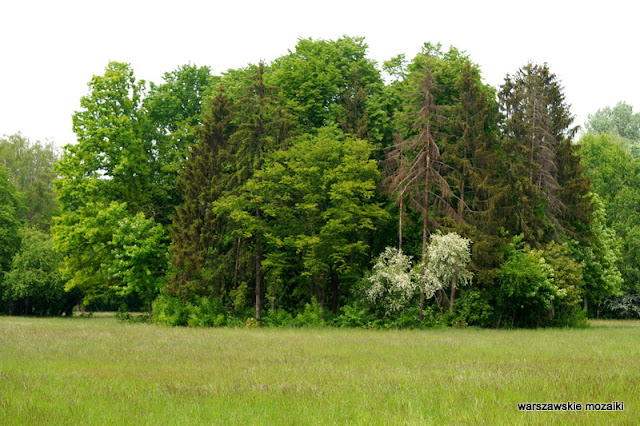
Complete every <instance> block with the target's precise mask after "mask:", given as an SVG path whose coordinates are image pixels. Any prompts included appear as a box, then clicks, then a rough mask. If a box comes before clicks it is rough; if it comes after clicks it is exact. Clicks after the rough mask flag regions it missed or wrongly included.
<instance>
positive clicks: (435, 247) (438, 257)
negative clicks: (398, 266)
mask: <svg viewBox="0 0 640 426" xmlns="http://www.w3.org/2000/svg"><path fill="white" fill-rule="evenodd" d="M470 246H471V240H469V239H467V238H464V237H461V236H460V235H458V234H456V233H455V232H451V233H449V234H446V235H443V234H434V235H432V236H431V244H430V245H429V247H428V248H427V253H426V255H425V258H424V259H423V262H422V264H421V271H423V272H422V274H421V277H420V278H421V279H420V281H421V287H422V288H423V291H424V292H425V295H426V296H427V298H429V297H432V296H433V294H434V293H435V292H436V291H437V290H441V289H444V288H447V287H451V286H452V285H453V286H456V287H457V286H459V285H467V284H469V283H471V280H472V279H473V273H472V272H470V271H468V270H467V265H468V264H469V262H470V261H471V250H470Z"/></svg>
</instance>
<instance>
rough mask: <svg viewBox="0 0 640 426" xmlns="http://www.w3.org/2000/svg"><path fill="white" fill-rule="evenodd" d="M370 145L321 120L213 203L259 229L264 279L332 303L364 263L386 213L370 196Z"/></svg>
mask: <svg viewBox="0 0 640 426" xmlns="http://www.w3.org/2000/svg"><path fill="white" fill-rule="evenodd" d="M371 152H372V146H371V144H370V143H368V142H366V141H364V140H361V139H355V138H352V137H346V136H345V135H344V134H343V133H342V132H341V131H339V130H337V129H335V128H323V129H320V131H319V133H318V135H317V136H311V135H304V136H301V137H300V138H298V139H296V140H294V141H293V142H292V145H291V146H290V147H289V148H288V149H287V150H285V151H279V152H275V153H274V154H273V155H272V156H271V157H270V158H268V159H267V160H266V162H265V165H264V166H263V168H262V169H261V170H259V171H257V172H256V174H255V175H254V177H253V178H252V179H250V180H249V181H248V182H247V183H246V185H245V187H244V190H243V192H242V194H241V195H239V196H229V197H224V198H223V199H221V200H219V201H218V202H216V203H215V206H216V208H217V209H218V211H219V212H220V213H222V212H225V211H226V212H228V213H227V214H228V217H230V218H231V219H232V220H233V221H234V222H235V223H236V224H237V226H238V229H242V230H243V232H244V233H245V235H247V236H250V235H253V234H254V233H257V232H259V233H261V234H262V235H264V238H265V242H266V245H265V250H264V253H265V263H264V266H265V269H267V271H266V273H267V274H270V278H271V279H270V280H269V281H270V284H268V285H273V284H275V283H282V285H292V284H293V283H295V282H297V284H298V285H297V286H296V289H295V292H296V293H297V294H298V295H299V296H302V297H305V298H306V301H308V300H310V297H311V296H315V297H316V298H317V301H318V303H320V305H322V306H327V303H328V302H329V301H330V302H331V307H332V308H333V309H334V310H336V311H337V309H338V308H339V301H340V298H341V295H342V294H344V293H345V292H346V291H347V287H348V286H349V283H352V282H353V281H354V280H355V278H356V277H357V275H358V274H359V273H360V271H361V270H362V268H363V265H364V264H366V261H367V253H368V250H369V236H370V233H371V232H372V230H373V229H374V228H375V224H376V223H377V222H378V221H380V220H383V219H386V218H387V213H386V212H385V211H384V210H383V209H382V208H381V207H380V205H379V204H378V203H377V202H376V201H375V199H374V193H375V189H376V182H377V179H378V175H379V173H378V169H377V166H376V163H375V161H373V160H371V159H370V156H371ZM256 209H257V210H259V212H260V214H259V215H256V214H255V211H256ZM284 264H288V265H289V266H288V267H287V268H284V267H283V265H284ZM270 269H272V271H271V272H270V271H269V270H270ZM285 269H286V270H285ZM303 289H304V290H303ZM267 292H268V293H270V294H271V296H272V297H276V296H275V294H274V292H273V291H271V290H269V289H267ZM281 296H282V297H286V296H287V295H286V294H282V293H281Z"/></svg>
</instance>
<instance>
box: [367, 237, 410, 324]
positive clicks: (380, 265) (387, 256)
mask: <svg viewBox="0 0 640 426" xmlns="http://www.w3.org/2000/svg"><path fill="white" fill-rule="evenodd" d="M367 279H368V281H369V282H370V283H371V287H369V289H368V290H367V299H368V300H369V301H370V302H371V303H375V304H380V305H382V306H383V307H384V309H385V312H386V315H390V314H392V313H394V312H397V311H399V310H401V309H403V308H404V307H405V306H406V305H407V303H408V302H409V301H410V300H411V298H412V297H413V296H414V295H415V294H416V292H417V290H418V285H417V284H416V282H415V279H414V272H413V269H412V267H411V256H407V255H405V254H403V253H402V250H398V249H397V248H394V247H387V248H386V249H385V250H384V252H382V253H381V254H380V256H379V257H378V261H377V262H376V264H375V265H374V266H373V273H372V274H371V276H369V277H368V278H367Z"/></svg>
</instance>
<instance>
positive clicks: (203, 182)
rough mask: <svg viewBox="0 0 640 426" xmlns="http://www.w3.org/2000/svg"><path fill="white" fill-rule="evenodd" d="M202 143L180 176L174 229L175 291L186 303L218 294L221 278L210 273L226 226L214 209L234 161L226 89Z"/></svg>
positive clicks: (212, 108) (211, 111)
mask: <svg viewBox="0 0 640 426" xmlns="http://www.w3.org/2000/svg"><path fill="white" fill-rule="evenodd" d="M203 120H204V123H203V125H202V126H201V127H200V128H199V129H200V130H199V137H198V142H196V143H194V144H193V145H192V146H191V148H190V153H189V157H188V159H187V160H186V161H185V163H184V165H183V167H182V170H181V172H180V177H179V178H178V182H177V185H178V190H179V192H180V194H181V197H182V199H183V200H184V201H183V204H182V205H180V206H178V207H177V208H176V214H175V217H174V219H173V226H172V228H171V265H172V268H173V272H172V273H171V274H170V275H169V277H168V279H169V287H168V289H169V292H170V293H171V294H173V295H179V296H180V297H182V298H183V299H186V298H187V296H189V295H192V294H212V293H214V291H217V292H218V294H219V292H220V289H221V287H222V283H221V278H220V277H219V276H217V277H216V276H214V274H212V273H211V272H209V271H210V269H211V268H212V267H215V264H214V263H213V262H212V259H211V257H212V252H213V251H214V250H216V249H219V247H220V244H221V241H220V238H221V233H222V229H223V222H222V219H221V218H220V217H217V216H216V215H214V214H213V212H212V211H211V209H210V204H211V203H212V202H214V201H215V200H217V199H218V197H220V196H221V194H222V193H223V192H224V191H225V190H226V188H227V185H228V182H229V180H231V176H230V173H228V172H227V171H226V170H225V163H227V162H228V158H229V157H228V150H229V146H228V143H229V137H230V136H231V134H232V127H231V125H230V121H231V116H230V112H229V105H228V99H227V97H226V96H225V94H224V92H223V91H222V90H220V91H219V92H218V94H217V95H216V97H215V98H214V99H213V100H212V101H211V104H210V105H209V106H207V108H206V111H205V113H204V116H203Z"/></svg>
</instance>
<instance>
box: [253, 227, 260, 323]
mask: <svg viewBox="0 0 640 426" xmlns="http://www.w3.org/2000/svg"><path fill="white" fill-rule="evenodd" d="M255 256H256V319H257V320H259V319H260V312H261V311H262V244H261V241H260V236H259V235H257V234H256V250H255Z"/></svg>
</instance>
